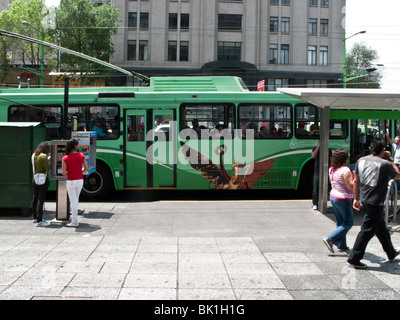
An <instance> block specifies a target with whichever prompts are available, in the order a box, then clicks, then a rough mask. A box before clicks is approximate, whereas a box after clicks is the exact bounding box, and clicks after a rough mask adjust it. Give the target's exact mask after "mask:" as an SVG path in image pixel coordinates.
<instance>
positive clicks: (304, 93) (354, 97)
mask: <svg viewBox="0 0 400 320" xmlns="http://www.w3.org/2000/svg"><path fill="white" fill-rule="evenodd" d="M278 91H279V92H282V93H285V94H288V95H290V96H293V97H295V98H298V99H301V100H303V101H305V102H308V103H311V104H313V105H315V106H317V107H319V108H320V109H321V113H320V115H321V116H320V175H319V177H320V184H319V185H320V188H319V206H318V209H319V211H320V212H321V213H323V214H325V213H326V212H327V202H328V179H329V178H328V169H329V168H328V166H329V119H330V118H332V119H373V118H376V119H399V120H400V114H398V115H396V113H394V112H393V111H394V110H397V111H398V110H400V91H388V90H384V89H333V88H332V89H326V88H321V89H319V88H318V89H317V88H279V89H278ZM355 110H357V112H354V111H355ZM377 111H378V112H377Z"/></svg>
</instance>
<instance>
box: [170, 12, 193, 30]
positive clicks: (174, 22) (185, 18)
mask: <svg viewBox="0 0 400 320" xmlns="http://www.w3.org/2000/svg"><path fill="white" fill-rule="evenodd" d="M180 17H181V21H180V28H181V30H188V29H189V13H181V15H180ZM168 29H170V30H177V29H178V14H177V13H170V14H169V15H168Z"/></svg>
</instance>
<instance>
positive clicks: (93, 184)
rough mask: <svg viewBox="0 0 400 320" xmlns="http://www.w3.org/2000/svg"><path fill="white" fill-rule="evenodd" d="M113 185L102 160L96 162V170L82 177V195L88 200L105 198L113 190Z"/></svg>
mask: <svg viewBox="0 0 400 320" xmlns="http://www.w3.org/2000/svg"><path fill="white" fill-rule="evenodd" d="M113 185H114V183H113V179H112V176H111V173H110V170H109V169H108V167H107V166H106V165H105V164H104V163H102V162H97V163H96V171H95V172H93V173H92V174H90V175H88V176H85V177H84V181H83V189H82V196H83V197H84V198H86V199H88V200H100V199H106V198H107V197H108V196H109V195H110V193H111V192H112V191H113V189H114V188H113Z"/></svg>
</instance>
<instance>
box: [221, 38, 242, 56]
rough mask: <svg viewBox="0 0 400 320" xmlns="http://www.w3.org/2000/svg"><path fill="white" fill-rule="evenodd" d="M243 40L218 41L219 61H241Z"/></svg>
mask: <svg viewBox="0 0 400 320" xmlns="http://www.w3.org/2000/svg"><path fill="white" fill-rule="evenodd" d="M241 52H242V43H241V42H230V41H218V58H217V60H218V61H240V60H241Z"/></svg>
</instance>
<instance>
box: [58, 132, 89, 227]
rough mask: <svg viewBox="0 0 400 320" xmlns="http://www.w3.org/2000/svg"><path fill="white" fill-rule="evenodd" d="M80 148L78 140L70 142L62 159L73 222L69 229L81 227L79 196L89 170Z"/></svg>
mask: <svg viewBox="0 0 400 320" xmlns="http://www.w3.org/2000/svg"><path fill="white" fill-rule="evenodd" d="M78 146H79V142H78V140H76V139H71V140H69V141H68V142H67V146H66V148H65V153H66V155H65V156H64V157H63V158H62V174H63V176H67V192H68V197H69V201H70V204H71V222H70V223H68V224H67V227H79V223H78V205H79V195H80V193H81V191H82V187H83V172H85V171H87V170H88V169H89V168H88V165H87V163H86V160H85V156H84V155H83V153H80V152H78ZM82 166H83V169H82Z"/></svg>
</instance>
